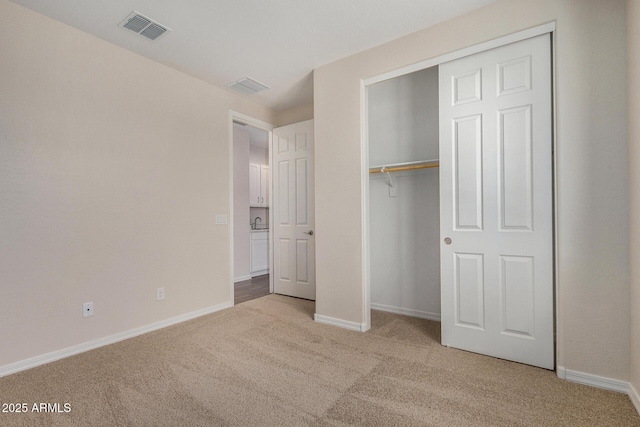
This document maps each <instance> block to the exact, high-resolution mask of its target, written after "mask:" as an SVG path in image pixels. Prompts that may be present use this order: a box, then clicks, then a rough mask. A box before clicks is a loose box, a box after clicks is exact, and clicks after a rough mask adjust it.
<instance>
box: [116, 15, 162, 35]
mask: <svg viewBox="0 0 640 427" xmlns="http://www.w3.org/2000/svg"><path fill="white" fill-rule="evenodd" d="M119 26H120V27H122V28H126V29H127V30H131V31H133V32H134V33H136V34H139V35H141V36H143V37H146V38H148V39H149V40H156V39H157V38H158V37H160V36H162V35H163V34H164V33H166V32H167V31H171V28H168V27H166V26H164V25H160V24H158V23H157V22H156V21H154V20H153V19H150V18H147V17H146V16H144V15H143V14H141V13H139V12H136V11H135V10H134V11H133V12H131V13H130V14H129V16H127V17H126V18H124V20H123V21H122V22H121V23H120V25H119Z"/></svg>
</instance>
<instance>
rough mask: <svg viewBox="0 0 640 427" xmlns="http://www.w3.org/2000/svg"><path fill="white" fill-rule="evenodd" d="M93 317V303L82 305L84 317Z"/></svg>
mask: <svg viewBox="0 0 640 427" xmlns="http://www.w3.org/2000/svg"><path fill="white" fill-rule="evenodd" d="M90 316H93V303H92V302H85V303H84V304H82V317H90Z"/></svg>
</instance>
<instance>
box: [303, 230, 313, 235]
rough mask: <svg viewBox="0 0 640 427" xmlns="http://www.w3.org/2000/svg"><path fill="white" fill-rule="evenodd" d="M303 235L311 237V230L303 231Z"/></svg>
mask: <svg viewBox="0 0 640 427" xmlns="http://www.w3.org/2000/svg"><path fill="white" fill-rule="evenodd" d="M303 233H304V234H308V235H309V236H313V230H309V231H303Z"/></svg>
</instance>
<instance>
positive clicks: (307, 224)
mask: <svg viewBox="0 0 640 427" xmlns="http://www.w3.org/2000/svg"><path fill="white" fill-rule="evenodd" d="M313 165H314V163H313V120H307V121H304V122H300V123H295V124H292V125H288V126H283V127H281V128H277V129H274V130H273V166H272V168H271V176H272V180H273V194H272V198H271V200H272V203H271V209H273V221H274V222H275V224H272V229H273V287H274V292H275V293H277V294H283V295H290V296H293V297H298V298H305V299H310V300H315V299H316V267H315V257H316V255H315V246H316V245H315V237H314V235H313V227H314V224H315V221H314V213H315V209H314V200H315V198H314V192H313V190H314V174H313Z"/></svg>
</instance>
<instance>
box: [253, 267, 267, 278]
mask: <svg viewBox="0 0 640 427" xmlns="http://www.w3.org/2000/svg"><path fill="white" fill-rule="evenodd" d="M265 274H269V269H268V268H267V269H266V270H258V271H254V272H253V273H251V279H253V278H254V277H258V276H264V275H265Z"/></svg>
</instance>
